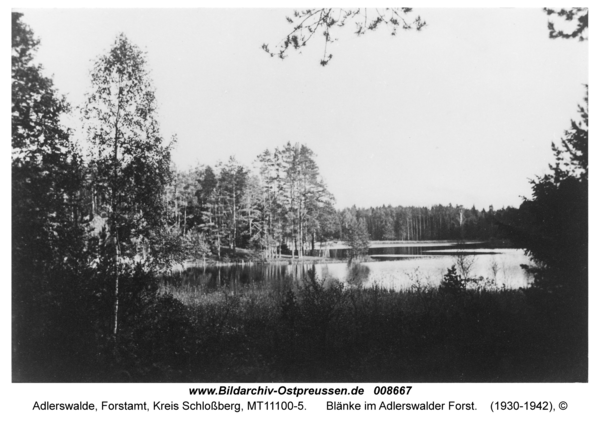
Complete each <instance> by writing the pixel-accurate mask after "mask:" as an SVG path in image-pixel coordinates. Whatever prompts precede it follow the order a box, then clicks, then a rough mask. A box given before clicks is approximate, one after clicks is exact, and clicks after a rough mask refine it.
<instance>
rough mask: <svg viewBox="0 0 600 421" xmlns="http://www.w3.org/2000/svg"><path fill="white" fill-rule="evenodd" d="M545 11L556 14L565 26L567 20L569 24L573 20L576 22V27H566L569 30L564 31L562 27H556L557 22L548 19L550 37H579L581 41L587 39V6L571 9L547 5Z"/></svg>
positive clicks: (551, 14)
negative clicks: (548, 6) (553, 7)
mask: <svg viewBox="0 0 600 421" xmlns="http://www.w3.org/2000/svg"><path fill="white" fill-rule="evenodd" d="M544 12H546V14H547V15H548V16H553V15H556V17H558V18H559V19H560V20H562V22H561V23H562V25H563V26H565V25H564V24H565V22H567V26H569V24H571V23H572V22H576V27H575V28H574V29H565V30H567V32H564V31H563V30H562V29H556V28H555V22H552V21H548V31H549V35H550V38H566V39H569V38H578V39H579V41H585V40H587V29H588V9H587V7H573V8H571V9H550V8H547V7H545V8H544Z"/></svg>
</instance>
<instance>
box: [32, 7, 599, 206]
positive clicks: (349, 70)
mask: <svg viewBox="0 0 600 421" xmlns="http://www.w3.org/2000/svg"><path fill="white" fill-rule="evenodd" d="M21 11H22V12H23V13H24V18H23V21H24V22H26V23H27V24H29V25H30V26H31V28H32V29H33V31H34V33H35V35H36V36H37V37H38V38H40V40H41V45H40V49H39V52H38V55H37V58H38V61H39V62H40V63H42V64H43V65H44V67H45V74H46V75H48V76H50V75H52V76H53V78H54V82H55V85H56V87H57V88H58V89H59V91H60V92H61V93H63V94H65V95H66V96H67V98H68V100H69V102H70V103H71V104H72V105H73V106H77V105H80V104H82V102H83V98H84V92H85V91H86V90H88V89H89V87H90V78H89V71H90V70H91V67H92V61H93V59H94V58H95V57H97V56H99V55H100V54H102V53H104V52H106V51H107V50H108V48H109V47H110V45H111V44H112V43H113V41H114V39H115V37H116V35H117V34H118V33H119V32H124V33H125V34H126V35H127V36H128V37H129V39H130V40H131V41H132V42H133V43H135V44H137V45H138V46H140V47H141V48H142V49H144V50H145V51H147V53H148V64H149V69H150V70H151V77H152V79H153V81H154V85H155V87H156V90H157V98H158V100H159V104H160V109H159V121H160V123H161V127H162V132H163V135H164V136H165V138H170V137H171V135H174V134H177V137H178V143H177V146H176V148H175V150H174V152H173V160H174V162H175V163H176V165H177V167H178V168H179V169H187V168H189V167H191V166H193V165H194V164H196V163H200V164H210V165H214V164H215V163H216V162H217V161H218V160H223V161H225V160H226V159H227V158H228V157H229V156H230V155H235V156H236V158H237V159H238V160H239V161H240V162H242V163H244V164H247V165H250V164H251V163H252V161H253V160H254V158H255V157H256V156H257V155H258V154H259V153H261V152H262V151H264V150H265V149H271V150H272V149H273V148H275V147H277V146H281V145H283V144H284V143H286V142H288V141H289V142H292V143H296V142H299V143H305V144H307V145H308V146H309V147H310V148H311V149H312V150H313V151H314V152H315V153H316V154H317V158H316V160H317V163H318V165H319V167H320V169H321V174H322V175H323V178H324V179H325V181H326V183H327V185H328V187H329V190H330V191H331V192H332V193H333V194H334V195H335V197H336V199H337V205H336V207H338V208H341V207H345V206H351V205H353V204H355V205H357V206H361V207H369V206H379V205H384V204H386V205H387V204H391V205H405V206H411V205H415V206H431V205H434V204H438V203H442V204H448V203H453V204H462V205H464V206H468V207H470V206H472V205H475V206H476V207H477V208H483V207H486V208H487V207H488V206H489V205H493V206H494V207H496V208H498V207H502V206H518V205H519V204H520V202H521V198H520V196H529V195H530V191H531V187H530V185H529V183H528V179H531V178H534V177H535V175H542V174H543V173H545V172H546V171H547V168H548V164H549V163H550V162H552V161H553V155H552V151H551V148H550V145H551V142H553V141H554V142H559V141H560V137H561V136H562V134H563V132H564V130H565V129H567V128H568V127H569V121H570V119H572V118H576V117H577V104H579V103H581V102H582V100H583V97H584V93H585V89H584V87H583V84H586V83H588V70H587V69H588V43H587V42H577V41H573V40H551V39H549V37H548V31H547V19H548V18H547V16H546V15H545V14H544V13H543V12H542V11H541V9H417V8H415V10H414V12H413V14H414V15H415V16H416V15H417V14H418V15H420V16H421V17H422V18H423V19H425V20H426V21H427V24H428V25H427V27H425V28H424V29H423V30H422V31H421V32H410V31H409V32H403V31H401V32H400V33H399V34H398V36H396V37H392V36H390V35H389V32H390V31H389V30H388V29H387V28H386V27H380V28H379V29H378V30H377V32H374V33H373V32H369V33H367V35H365V36H361V37H357V36H356V35H355V34H353V33H352V29H353V28H352V27H348V28H344V29H343V30H342V31H340V32H339V33H338V35H339V36H338V39H339V41H338V42H337V43H335V44H333V46H330V47H328V52H331V53H332V54H333V56H334V57H333V60H331V62H330V63H329V64H328V65H327V66H326V67H321V66H320V65H319V60H320V59H321V57H322V54H323V47H324V42H323V40H322V38H317V37H315V38H313V39H312V40H311V44H312V45H309V47H308V49H307V50H305V51H304V53H302V54H297V53H295V52H293V51H292V52H290V54H289V57H288V58H287V59H285V60H283V61H282V60H279V59H277V58H271V57H269V56H268V55H267V54H266V53H265V52H263V51H262V50H261V48H260V47H261V45H262V44H263V43H267V44H270V45H274V44H276V43H277V42H278V41H280V40H281V38H283V37H284V35H285V34H287V33H288V32H289V31H290V30H291V28H290V25H289V24H288V23H287V22H286V20H285V16H286V15H291V13H292V11H291V10H290V9H287V10H283V9H279V10H277V9H243V10H242V9H227V10H219V9H189V10H168V9H167V10H165V9H161V10H143V9H138V10H97V9H96V10H94V9H90V10H81V9H78V10H66V9H65V10H35V9H30V10H21ZM74 123H77V120H74Z"/></svg>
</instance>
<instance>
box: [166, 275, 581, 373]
mask: <svg viewBox="0 0 600 421" xmlns="http://www.w3.org/2000/svg"><path fill="white" fill-rule="evenodd" d="M457 276H459V275H457ZM165 289H166V290H167V291H169V292H170V293H172V294H173V297H175V298H177V299H180V300H182V301H183V302H184V303H185V304H186V305H187V306H188V307H189V308H190V310H191V313H192V314H194V317H193V321H194V322H193V328H192V330H191V331H190V332H189V334H191V335H193V336H194V337H195V338H197V339H196V342H195V343H196V345H195V346H194V348H193V350H192V352H191V353H192V355H197V356H198V357H197V358H195V359H193V363H191V364H190V365H189V366H188V367H189V371H188V372H187V376H183V378H185V379H186V380H188V381H197V379H202V381H217V382H223V381H231V382H255V381H276V382H306V381H312V382H314V381H323V382H336V381H338V382H345V381H354V382H356V381H362V382H376V381H389V382H397V381H400V380H402V381H408V380H410V381H429V382H431V381H452V382H469V381H471V382H472V381H477V382H481V381H518V382H536V381H537V382H539V381H585V379H586V378H587V374H586V369H585V367H584V365H585V361H586V360H585V358H583V357H582V350H581V348H578V347H574V346H572V343H570V342H568V340H567V342H565V340H564V338H571V337H572V336H573V335H572V333H571V332H570V331H569V328H568V326H565V325H564V324H557V323H556V319H546V318H544V317H542V313H540V312H539V311H538V309H536V308H535V307H532V306H530V305H529V304H528V300H527V299H526V297H525V295H524V294H523V292H522V291H516V290H507V289H497V288H491V289H488V288H485V287H482V288H466V289H464V290H463V291H462V292H461V293H459V294H448V293H443V292H440V291H438V289H437V288H423V289H421V290H418V291H415V290H412V289H410V290H406V291H392V290H387V289H383V288H355V287H348V286H347V285H345V284H342V283H339V282H335V281H332V282H330V281H324V280H323V279H319V278H317V277H315V276H314V274H311V273H310V272H309V273H308V274H307V276H306V278H305V279H304V280H303V281H300V282H299V283H297V284H294V283H292V284H291V285H290V287H289V288H287V289H283V290H281V291H276V290H261V289H255V288H247V289H244V288H238V290H237V291H236V293H235V294H232V293H231V292H226V291H222V290H219V291H215V292H208V291H207V290H206V289H204V288H203V286H202V285H199V286H194V287H192V286H189V284H187V283H182V284H181V286H168V287H165Z"/></svg>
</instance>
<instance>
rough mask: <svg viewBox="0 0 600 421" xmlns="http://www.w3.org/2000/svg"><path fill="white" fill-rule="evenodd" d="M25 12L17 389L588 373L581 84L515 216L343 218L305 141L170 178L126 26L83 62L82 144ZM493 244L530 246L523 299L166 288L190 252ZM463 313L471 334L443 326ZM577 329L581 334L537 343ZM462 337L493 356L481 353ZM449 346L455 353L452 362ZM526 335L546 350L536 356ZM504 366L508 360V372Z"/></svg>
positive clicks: (149, 89) (398, 213) (18, 25)
mask: <svg viewBox="0 0 600 421" xmlns="http://www.w3.org/2000/svg"><path fill="white" fill-rule="evenodd" d="M21 17H22V15H21V14H20V13H13V14H12V56H11V57H12V85H11V86H12V113H11V119H12V167H11V168H12V203H11V205H12V300H13V301H12V311H13V330H12V335H13V336H12V349H13V361H12V362H13V381H126V380H134V381H157V380H158V381H182V380H185V381H202V380H206V381H218V380H225V381H242V380H246V381H256V380H271V381H294V380H301V381H308V380H319V381H321V380H323V381H334V380H344V381H349V380H357V379H358V380H382V379H388V380H390V379H391V380H394V379H396V380H397V379H400V378H407V379H417V380H423V381H431V380H436V379H437V380H442V381H452V380H454V381H456V380H465V381H490V380H502V381H515V380H519V381H533V380H538V381H539V380H544V379H547V377H544V376H545V375H546V374H545V373H547V371H548V370H547V368H548V367H550V366H553V364H554V363H555V362H556V361H560V363H559V364H558V365H557V367H559V370H558V371H557V373H556V375H554V376H549V377H548V378H549V379H550V380H555V381H556V380H563V381H564V380H571V379H577V380H581V379H587V362H586V361H587V360H586V358H587V336H586V334H587V269H588V266H587V265H588V260H587V238H588V237H587V236H588V234H587V230H588V225H587V217H588V214H587V200H588V199H587V194H588V155H587V141H588V139H587V123H588V116H587V102H588V101H587V95H586V96H585V100H584V103H583V104H582V105H581V106H580V108H579V114H580V117H581V118H580V119H579V120H578V121H573V122H572V124H571V127H570V128H569V130H567V131H566V132H565V136H564V138H563V139H562V143H561V144H559V145H553V150H554V153H555V157H556V162H555V163H554V164H553V165H551V166H550V169H551V171H550V173H549V174H547V175H543V176H540V177H538V178H537V179H535V180H534V181H533V182H532V191H533V193H532V198H531V199H525V200H524V202H523V204H522V205H521V207H520V208H519V209H512V208H507V209H500V210H494V209H493V208H492V207H490V208H489V209H488V210H485V209H482V210H477V209H475V208H474V207H472V208H470V209H469V208H464V207H462V206H453V205H447V206H443V205H436V206H432V207H429V208H428V207H412V206H396V207H393V206H381V207H376V208H369V209H359V208H356V207H352V208H346V209H343V210H338V209H336V208H335V199H334V196H333V194H332V193H331V192H329V191H328V189H327V186H326V184H325V181H324V180H323V179H322V177H321V175H320V172H319V168H318V166H317V164H316V160H315V152H314V151H312V150H311V149H310V148H309V147H308V146H306V145H302V144H292V143H289V142H288V143H285V144H283V145H282V146H281V147H279V148H275V149H274V150H272V151H269V150H266V151H264V152H263V153H261V154H260V155H259V156H258V157H257V158H256V160H255V166H254V168H252V169H250V168H247V167H245V166H244V165H242V164H240V163H239V162H238V161H237V160H236V159H235V157H231V158H230V159H229V160H228V161H226V162H219V163H216V164H212V166H211V165H208V164H207V165H198V166H197V167H195V168H192V169H189V170H185V171H181V170H177V169H176V168H175V167H174V164H173V163H172V161H171V149H172V147H173V145H174V144H175V142H176V139H175V138H174V139H172V140H170V141H169V140H167V139H164V138H163V136H162V134H161V131H160V126H159V123H158V121H159V118H158V110H157V104H156V102H157V101H156V96H155V90H154V87H153V85H152V81H151V80H150V79H149V77H148V69H147V60H146V55H145V53H144V52H143V51H142V50H141V49H139V48H138V47H137V46H135V45H133V44H132V43H131V42H130V41H129V40H128V38H127V37H126V36H125V35H124V34H121V35H119V36H118V37H117V38H116V40H115V41H114V43H113V45H112V46H110V49H109V50H108V51H107V52H106V53H105V54H103V55H101V56H99V57H98V58H97V59H96V61H95V62H94V64H93V67H92V69H91V73H90V76H91V80H90V82H91V86H92V88H91V89H90V91H89V92H88V93H87V95H86V98H85V103H84V104H83V105H82V106H81V107H79V109H78V111H77V112H79V113H80V114H79V117H80V119H81V123H82V125H83V127H84V136H85V141H86V142H85V143H86V144H87V145H89V147H88V148H87V149H85V150H83V148H82V147H81V146H80V145H81V144H82V143H83V142H82V139H77V136H76V135H75V133H74V132H73V131H72V130H70V129H68V128H66V127H65V126H64V125H63V124H62V123H61V118H62V117H63V116H64V115H65V114H67V113H73V114H74V113H75V111H73V110H72V109H71V105H70V104H68V103H67V102H66V100H65V99H64V97H63V96H61V94H60V93H59V92H57V90H56V89H55V88H54V86H53V82H52V80H51V79H50V78H48V77H46V76H44V74H43V67H42V66H41V65H39V64H36V62H35V60H34V59H35V53H36V50H37V47H38V44H39V41H38V40H37V39H36V38H35V36H34V34H33V32H32V31H31V29H30V28H29V27H28V26H27V25H26V24H24V23H23V21H22V20H21ZM585 17H586V20H585V22H586V27H587V11H586V14H585ZM557 36H560V35H557ZM494 238H495V239H498V238H507V239H510V240H511V241H512V242H513V244H514V245H515V246H516V247H520V248H523V249H524V250H526V252H527V253H528V255H529V256H530V257H531V258H532V260H533V262H534V264H532V265H531V266H530V267H528V268H526V269H527V270H529V271H530V272H531V273H532V274H533V276H534V277H535V280H536V282H535V283H534V285H533V286H532V288H531V290H530V291H529V290H528V291H527V292H526V295H524V293H522V292H521V291H506V290H494V291H492V292H482V290H481V289H476V290H467V288H466V285H467V284H469V283H470V282H471V283H477V280H472V279H462V278H460V276H459V275H457V273H456V271H455V270H454V271H452V270H451V269H449V271H448V274H447V275H446V276H445V277H444V281H445V283H444V282H443V283H442V286H443V288H440V289H439V290H438V289H425V290H423V289H416V290H411V291H409V292H404V293H399V292H396V291H384V290H379V289H373V290H370V291H365V290H361V289H352V288H349V287H345V286H344V285H342V284H341V283H337V284H335V285H334V286H333V287H331V288H327V287H325V286H324V284H323V283H320V282H319V280H318V279H316V277H315V274H314V272H311V273H309V274H308V276H307V280H306V284H305V286H304V287H299V289H298V290H288V291H282V292H281V293H280V294H279V295H277V294H275V293H273V294H271V293H269V294H266V295H262V296H258V297H255V296H251V297H250V296H248V297H249V298H248V297H246V296H243V297H228V296H227V294H224V295H223V296H221V295H218V294H217V295H216V296H214V297H209V298H207V295H206V294H204V295H201V296H200V297H199V298H198V300H197V301H193V300H191V301H189V302H188V300H186V299H178V298H177V297H175V296H174V295H173V294H171V293H169V292H165V291H164V289H161V281H162V280H163V279H164V277H165V276H168V274H169V273H170V271H169V269H171V268H173V266H174V265H175V264H177V263H181V262H185V261H189V260H204V261H206V259H210V260H211V262H213V263H214V262H218V263H220V264H221V263H229V262H231V260H232V259H240V258H241V259H245V260H254V261H258V262H268V261H272V260H276V258H278V257H281V256H282V255H287V256H289V257H291V258H296V259H298V260H300V259H302V258H304V257H306V256H307V255H311V254H314V253H315V252H316V249H317V248H318V247H319V246H320V245H321V244H322V243H326V242H331V241H344V242H347V243H348V244H351V245H352V249H353V253H355V254H365V253H366V249H367V248H368V241H369V240H373V241H422V240H448V239H452V240H456V239H480V240H489V239H494ZM242 251H243V252H242ZM240 256H242V257H240ZM351 256H352V257H354V254H351ZM221 299H222V300H221ZM202 300H206V302H205V301H202ZM198 303H200V304H198ZM203 303H204V304H203ZM407 303H408V304H407ZM377 306H381V307H377ZM376 307H377V308H378V310H377V311H375V310H372V309H374V308H376ZM490 309H492V310H490ZM513 310H514V311H513ZM492 311H493V312H496V313H493V314H492ZM390 320H391V321H394V322H393V323H388V322H389V321H390ZM405 320H409V321H410V323H404V321H405ZM480 320H482V323H488V325H486V326H487V327H486V326H482V325H480V324H479V321H480ZM540 320H542V322H540ZM475 321H477V323H476V322H475ZM396 322H397V323H396ZM457 325H461V326H469V329H470V330H465V331H464V332H463V331H462V330H456V331H455V332H458V333H456V334H455V335H454V334H452V335H450V336H447V332H450V331H452V329H453V328H455V327H456V326H457ZM373 326H379V329H378V330H374V329H373ZM427 329H429V331H430V332H432V336H431V337H430V338H429V339H428V338H425V337H424V336H422V335H421V332H422V331H425V330H427ZM545 329H546V330H545ZM536 332H537V333H536ZM540 332H541V333H540ZM544 332H546V333H547V335H546V334H545V333H544ZM461 335H462V336H461ZM286 338H287V339H286ZM565 338H567V340H566V341H564V342H565V343H569V344H570V345H572V346H568V347H562V348H561V347H560V346H559V347H557V348H556V349H555V350H554V351H555V353H554V354H553V355H549V354H543V353H544V352H545V351H544V350H545V349H546V348H549V346H550V344H556V343H557V342H560V341H561V340H563V339H565ZM434 339H435V340H434ZM389 341H391V342H389ZM444 341H447V342H444ZM469 341H479V342H478V343H480V345H481V348H480V349H481V350H482V353H481V354H477V358H475V360H474V363H473V364H471V363H472V362H473V355H472V352H473V351H472V350H467V345H465V344H469V343H470V342H469ZM521 342H523V344H524V345H522V344H521ZM444 343H445V344H446V345H448V346H447V348H448V349H454V350H457V354H452V355H453V356H449V355H450V354H448V355H446V356H445V357H444V359H443V361H444V362H443V365H444V367H441V368H440V367H438V366H437V365H436V364H437V363H434V362H435V361H436V359H439V355H436V351H435V349H436V348H444V347H443V346H442V345H441V344H444ZM497 344H504V345H506V347H504V348H502V346H504V345H502V346H500V347H499V346H498V345H497ZM517 344H518V345H517ZM522 346H523V347H525V348H524V349H525V350H527V349H532V350H535V352H536V353H542V354H543V355H545V356H546V357H545V358H546V359H544V360H543V361H542V362H541V363H539V364H540V366H539V367H538V366H536V365H535V364H534V363H535V362H536V361H537V359H536V358H537V356H538V355H531V354H530V353H528V352H527V351H523V349H521V347H522ZM282 349H283V350H284V351H281V350H282ZM294 349H295V350H297V354H294V353H293V352H292V350H294ZM242 350H245V351H244V352H242ZM285 350H287V351H285ZM350 350H357V351H356V352H355V353H351V352H350ZM288 351H289V352H288ZM459 351H460V352H459ZM463 351H464V353H462V354H461V352H463ZM515 353H517V354H518V355H517V354H515ZM519 353H521V354H519ZM406 355H408V356H409V358H408V359H407V358H403V357H404V356H406ZM454 355H465V356H466V358H463V359H462V360H460V358H459V357H455V356H454ZM515 355H517V356H515ZM419 356H423V359H422V360H419V361H421V363H418V362H417V361H416V360H417V359H418V357H419ZM455 358H458V359H459V360H460V361H458V362H457V361H456V360H455ZM507 358H508V359H507ZM498 359H500V360H501V361H509V363H507V364H509V365H511V367H512V369H511V370H509V371H508V372H507V373H503V372H502V371H501V370H499V369H497V364H496V363H497V361H498ZM373 361H375V362H373ZM383 361H388V362H390V361H392V362H393V363H390V364H391V366H390V367H392V368H391V369H388V368H387V367H386V366H385V364H383ZM402 361H404V362H402ZM406 361H408V362H406ZM571 361H573V362H574V363H573V364H574V365H573V364H571V363H570V362H571ZM405 362H406V363H405ZM429 363H432V364H433V365H428V364H429ZM370 364H371V365H370ZM324 367H326V368H327V370H323V368H324ZM452 367H461V369H463V370H464V371H463V372H461V373H462V374H461V373H457V372H456V371H453V370H455V369H454V368H452ZM420 369H422V370H421V371H419V370H420ZM440 370H441V371H440ZM444 370H445V371H444ZM456 370H457V369H456ZM378 373H379V375H380V377H377V375H378ZM465 373H466V374H465ZM523 373H525V374H523ZM565 373H566V374H565ZM374 376H375V377H374ZM390 376H391V377H390ZM403 376H405V377H403ZM436 376H438V377H436Z"/></svg>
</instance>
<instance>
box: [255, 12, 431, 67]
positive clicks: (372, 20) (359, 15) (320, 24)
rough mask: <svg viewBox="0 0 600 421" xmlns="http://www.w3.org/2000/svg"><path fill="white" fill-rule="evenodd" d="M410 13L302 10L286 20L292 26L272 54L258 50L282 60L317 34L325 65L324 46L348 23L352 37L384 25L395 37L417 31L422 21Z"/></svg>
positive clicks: (326, 56)
mask: <svg viewBox="0 0 600 421" xmlns="http://www.w3.org/2000/svg"><path fill="white" fill-rule="evenodd" d="M411 11H412V9H411V8H409V7H402V8H384V9H382V10H380V9H366V8H365V9H332V8H326V9H306V10H300V11H298V10H296V11H294V14H293V17H286V20H287V21H288V23H289V24H290V25H292V27H293V29H292V31H291V32H290V33H289V34H287V35H286V36H285V37H284V38H283V40H281V41H280V42H279V43H278V44H277V45H276V46H275V49H274V50H273V51H271V49H270V48H269V46H268V45H267V44H263V45H262V49H263V50H264V51H266V52H267V53H268V54H269V55H270V56H271V57H275V56H277V57H279V58H281V59H284V58H285V57H286V53H287V52H288V50H289V49H290V48H293V49H294V50H301V49H303V48H304V47H306V45H307V44H308V42H309V41H310V39H311V38H312V37H313V36H314V35H315V34H319V33H320V34H321V35H322V36H323V39H324V50H323V58H322V59H321V62H320V64H321V66H326V65H327V63H329V61H330V60H331V59H332V58H333V55H332V54H331V53H328V52H327V47H328V45H329V44H332V43H334V42H336V41H337V38H335V37H336V35H335V33H336V32H338V30H339V29H340V28H342V27H344V26H346V25H349V24H350V23H354V25H355V34H357V35H364V34H366V33H367V31H375V30H376V29H377V28H378V27H379V26H382V25H384V26H388V27H390V28H391V35H392V36H395V35H396V34H397V33H398V29H400V28H402V29H404V30H409V29H412V28H413V27H414V28H416V30H417V31H420V30H421V29H422V28H423V27H424V26H425V25H426V22H425V21H424V20H421V17H420V16H417V17H416V18H414V20H412V22H411V21H410V20H409V19H408V15H409V14H410V12H411Z"/></svg>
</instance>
